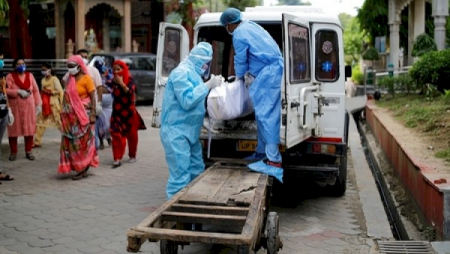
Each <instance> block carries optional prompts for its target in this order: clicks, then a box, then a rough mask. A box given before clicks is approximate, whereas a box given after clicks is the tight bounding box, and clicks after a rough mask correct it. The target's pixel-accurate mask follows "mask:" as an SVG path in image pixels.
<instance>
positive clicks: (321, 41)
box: [316, 30, 339, 82]
mask: <svg viewBox="0 0 450 254" xmlns="http://www.w3.org/2000/svg"><path fill="white" fill-rule="evenodd" d="M338 53H339V48H338V41H337V34H336V32H335V31H332V30H319V31H317V33H316V79H317V80H318V81H323V82H334V81H336V80H337V79H338V78H339V64H338V63H339V59H338Z"/></svg>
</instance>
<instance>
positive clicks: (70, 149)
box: [58, 55, 99, 180]
mask: <svg viewBox="0 0 450 254" xmlns="http://www.w3.org/2000/svg"><path fill="white" fill-rule="evenodd" d="M67 67H68V68H69V74H70V75H69V80H68V82H67V86H66V89H65V91H64V97H63V102H62V108H61V134H62V137H61V151H60V153H61V155H60V160H59V166H58V173H59V174H68V173H70V172H71V171H72V170H74V171H76V172H77V175H75V176H74V177H72V180H79V179H82V178H85V177H87V176H88V175H87V171H88V170H89V167H90V166H93V167H97V166H98V163H99V162H98V156H97V150H96V149H95V120H96V119H95V106H96V101H95V85H94V82H93V81H92V79H91V77H89V75H87V73H88V71H87V68H86V65H85V64H84V62H83V59H82V58H81V56H79V55H74V56H71V57H69V59H67Z"/></svg>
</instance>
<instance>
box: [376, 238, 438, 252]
mask: <svg viewBox="0 0 450 254" xmlns="http://www.w3.org/2000/svg"><path fill="white" fill-rule="evenodd" d="M377 243H378V249H379V251H380V253H381V254H385V253H386V254H388V253H389V254H391V253H395V254H401V253H410V254H413V253H420V254H428V253H429V254H436V253H437V252H436V251H434V249H433V247H432V246H431V244H430V243H429V242H425V241H378V242H377Z"/></svg>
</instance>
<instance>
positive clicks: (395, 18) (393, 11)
mask: <svg viewBox="0 0 450 254" xmlns="http://www.w3.org/2000/svg"><path fill="white" fill-rule="evenodd" d="M388 6H389V7H388V8H389V13H388V23H389V26H390V33H389V49H390V52H389V63H388V65H389V64H390V63H392V64H394V68H395V69H397V68H398V52H399V46H400V45H399V44H400V35H399V30H400V16H399V15H400V14H399V13H398V12H397V1H396V0H389V3H388Z"/></svg>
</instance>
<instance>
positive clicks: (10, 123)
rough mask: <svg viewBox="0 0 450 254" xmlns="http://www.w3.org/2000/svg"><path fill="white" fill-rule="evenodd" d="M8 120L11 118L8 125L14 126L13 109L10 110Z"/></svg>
mask: <svg viewBox="0 0 450 254" xmlns="http://www.w3.org/2000/svg"><path fill="white" fill-rule="evenodd" d="M8 118H9V120H8V125H9V126H11V125H13V123H14V115H13V113H12V111H11V108H8Z"/></svg>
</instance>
